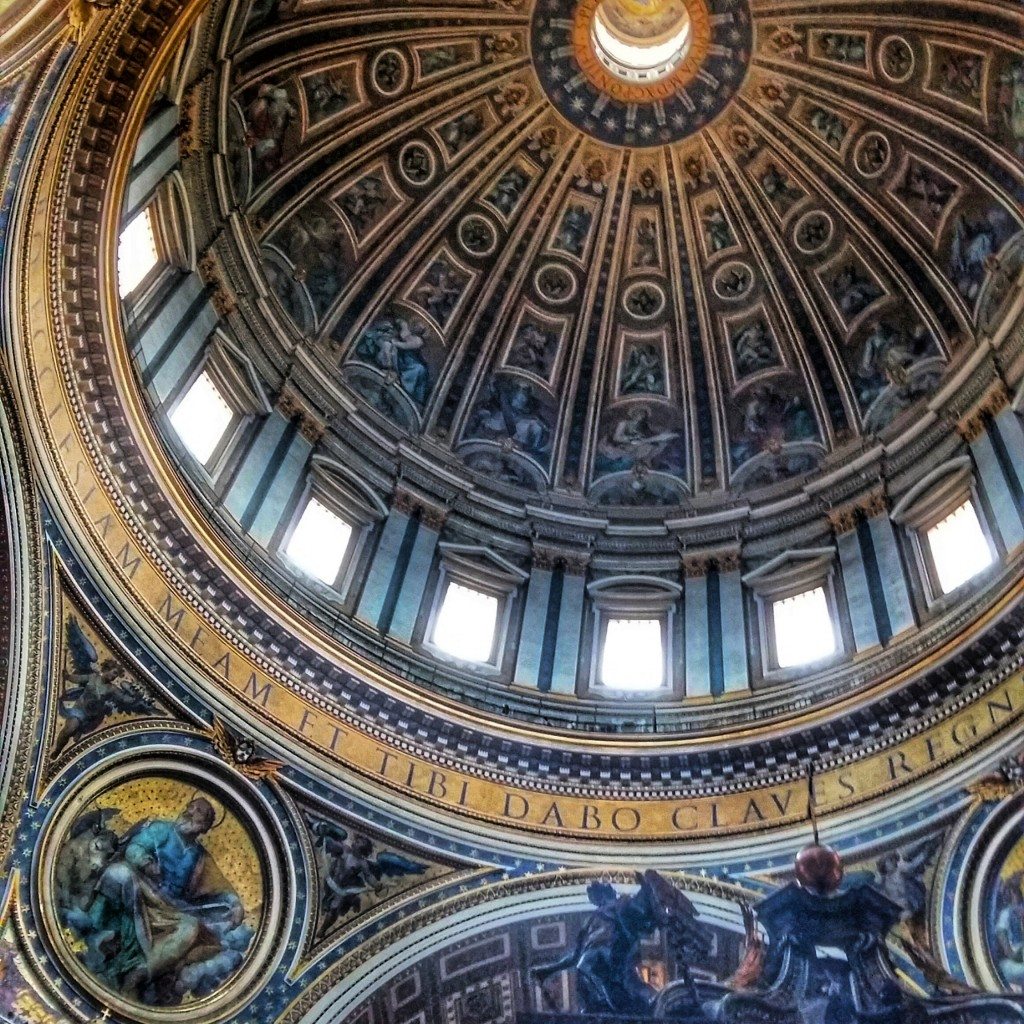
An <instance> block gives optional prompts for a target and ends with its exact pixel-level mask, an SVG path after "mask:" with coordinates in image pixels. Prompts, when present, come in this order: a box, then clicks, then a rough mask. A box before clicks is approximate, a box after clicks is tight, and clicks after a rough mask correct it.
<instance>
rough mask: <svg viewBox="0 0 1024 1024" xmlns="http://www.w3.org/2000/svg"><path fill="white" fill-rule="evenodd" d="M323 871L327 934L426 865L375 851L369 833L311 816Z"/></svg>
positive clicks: (323, 920)
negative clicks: (358, 833) (353, 830)
mask: <svg viewBox="0 0 1024 1024" xmlns="http://www.w3.org/2000/svg"><path fill="white" fill-rule="evenodd" d="M309 827H310V831H311V832H312V833H313V849H314V851H315V853H316V860H317V867H318V869H319V874H320V918H319V925H318V931H319V934H320V935H321V936H322V935H326V934H327V933H328V932H330V931H331V930H332V929H333V928H334V926H335V925H336V924H337V923H338V922H339V921H341V920H342V919H343V918H345V917H347V916H348V915H349V914H355V913H358V912H359V911H360V910H362V909H363V908H364V907H365V906H366V904H367V902H368V901H370V900H372V899H373V898H374V897H376V898H380V897H382V896H385V895H386V894H387V892H388V890H389V888H392V887H393V885H394V882H395V880H396V879H401V878H407V877H413V876H419V875H422V874H424V873H425V872H426V870H427V866H426V865H425V864H420V863H419V862H417V861H414V860H410V859H409V858H408V857H406V856H405V855H404V854H401V853H397V852H396V851H394V850H375V849H374V844H373V842H372V841H371V840H370V839H368V838H366V836H361V835H353V834H352V833H351V832H349V830H348V829H346V828H343V827H342V826H341V825H338V824H335V823H334V822H331V821H325V820H324V819H322V818H310V819H309Z"/></svg>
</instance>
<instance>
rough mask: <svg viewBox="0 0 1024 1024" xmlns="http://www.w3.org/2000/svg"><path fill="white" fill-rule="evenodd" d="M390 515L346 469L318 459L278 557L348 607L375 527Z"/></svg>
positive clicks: (319, 456)
mask: <svg viewBox="0 0 1024 1024" xmlns="http://www.w3.org/2000/svg"><path fill="white" fill-rule="evenodd" d="M387 514H388V507H387V505H386V504H385V503H384V501H383V500H382V499H381V497H380V496H379V495H378V494H377V493H376V492H375V491H374V490H373V489H372V488H370V487H368V486H367V485H366V484H364V483H363V482H362V481H361V480H360V479H359V477H358V476H357V475H356V474H355V473H353V472H352V471H351V470H350V469H349V468H348V467H347V466H345V465H343V464H342V463H341V462H338V461H337V460H335V459H333V458H331V457H330V456H327V455H323V454H319V453H318V454H315V455H313V457H312V458H311V459H310V462H309V470H308V472H307V474H306V481H305V485H304V486H303V487H302V489H301V491H300V492H299V494H298V496H297V500H296V501H295V502H294V504H293V507H292V509H291V514H290V516H289V517H288V519H287V521H286V523H285V528H284V530H283V532H281V534H280V537H279V538H278V544H277V551H278V555H279V557H280V558H281V560H282V561H283V562H284V563H285V564H286V565H287V566H288V567H289V569H290V570H291V571H292V572H294V573H298V574H299V575H301V576H302V578H303V580H304V581H305V582H306V583H307V584H308V585H310V586H312V587H313V588H314V589H318V590H323V591H324V592H325V593H328V592H333V593H332V595H331V596H332V597H333V599H334V600H340V601H341V602H342V604H343V605H346V604H348V603H350V602H351V600H352V599H354V596H355V595H354V593H353V592H354V589H355V585H356V584H357V582H358V581H359V579H360V578H361V576H362V575H363V573H362V569H363V568H364V563H365V561H366V560H367V559H368V557H369V550H368V549H369V547H370V544H369V540H370V537H371V536H372V534H373V531H374V528H375V527H376V526H377V524H378V523H380V522H381V521H382V520H383V519H385V518H386V517H387Z"/></svg>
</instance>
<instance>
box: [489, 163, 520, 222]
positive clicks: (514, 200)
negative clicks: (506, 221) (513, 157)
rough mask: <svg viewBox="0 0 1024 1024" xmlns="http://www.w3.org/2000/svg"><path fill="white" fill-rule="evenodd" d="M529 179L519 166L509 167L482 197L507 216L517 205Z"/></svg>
mask: <svg viewBox="0 0 1024 1024" xmlns="http://www.w3.org/2000/svg"><path fill="white" fill-rule="evenodd" d="M529 184H530V179H529V178H528V177H527V175H526V172H525V171H524V170H523V169H522V168H520V167H509V168H508V170H506V171H505V172H504V173H503V174H502V175H501V177H500V178H498V180H497V181H496V182H495V183H494V185H493V187H492V188H491V190H490V191H489V192H488V193H487V195H486V196H485V197H484V198H485V199H486V200H487V202H489V203H490V204H491V205H492V206H494V207H496V208H497V210H498V211H499V212H500V213H501V214H502V216H504V217H508V216H509V215H510V214H511V213H512V211H513V210H514V209H515V208H516V207H517V206H518V205H519V200H520V199H522V198H523V194H524V193H525V192H526V186H527V185H529Z"/></svg>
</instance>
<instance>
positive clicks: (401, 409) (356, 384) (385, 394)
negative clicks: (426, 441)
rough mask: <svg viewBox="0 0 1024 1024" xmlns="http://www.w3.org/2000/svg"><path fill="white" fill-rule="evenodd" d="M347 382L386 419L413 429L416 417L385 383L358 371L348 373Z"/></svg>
mask: <svg viewBox="0 0 1024 1024" xmlns="http://www.w3.org/2000/svg"><path fill="white" fill-rule="evenodd" d="M348 382H349V384H351V386H352V389H353V390H354V391H355V392H356V393H357V394H358V395H361V396H362V398H363V399H364V400H365V401H366V402H367V403H368V404H369V405H370V407H371V408H373V409H376V410H377V412H379V413H380V414H381V415H382V416H384V417H385V418H386V419H389V420H391V421H392V422H393V423H397V424H398V425H399V426H400V427H404V428H405V429H406V430H409V431H412V430H415V428H416V417H415V416H414V415H413V413H412V411H411V410H410V409H408V408H407V407H406V404H405V403H404V402H402V401H401V399H400V398H399V397H398V396H397V395H396V394H395V392H394V391H393V390H392V389H391V388H390V387H389V386H388V385H387V384H386V383H384V382H383V381H380V380H377V379H376V378H368V377H365V376H363V375H362V374H359V373H351V374H349V375H348Z"/></svg>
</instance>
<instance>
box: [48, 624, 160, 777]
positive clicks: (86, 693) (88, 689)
mask: <svg viewBox="0 0 1024 1024" xmlns="http://www.w3.org/2000/svg"><path fill="white" fill-rule="evenodd" d="M64 628H65V632H66V634H67V641H68V655H69V657H70V659H71V663H72V666H73V667H72V668H67V669H65V670H64V682H65V683H67V684H68V685H67V688H66V689H65V690H64V692H63V693H62V694H61V695H60V698H59V703H58V704H57V711H58V713H59V714H60V716H61V718H63V719H64V724H63V725H62V726H61V728H60V732H58V733H57V737H56V739H55V740H54V742H53V754H54V756H55V757H56V756H57V755H58V754H60V753H61V752H62V751H63V750H64V748H65V747H66V746H67V745H68V744H69V743H72V742H77V741H78V740H81V739H82V738H83V737H85V736H88V735H89V734H90V733H92V732H95V731H96V730H97V729H98V728H99V727H100V726H101V725H103V723H104V721H105V720H106V719H107V718H108V717H109V716H110V715H114V714H118V713H121V714H147V713H148V712H151V711H153V707H154V706H153V702H152V701H151V700H150V699H149V696H148V695H147V694H146V692H145V691H144V690H143V689H142V687H141V686H140V685H139V684H138V683H137V682H136V681H135V680H134V679H130V678H129V677H128V676H127V675H125V672H124V670H123V669H122V668H121V666H120V665H118V663H117V662H116V661H114V660H113V658H104V659H103V660H102V661H101V660H100V656H99V655H98V654H97V653H96V648H95V647H94V646H93V645H92V643H91V642H90V640H89V638H88V637H87V636H86V635H85V633H84V632H83V630H82V626H81V624H80V623H79V621H78V619H76V618H75V617H74V616H73V615H72V616H71V617H70V618H69V619H68V621H67V624H66V625H65V627H64Z"/></svg>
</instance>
